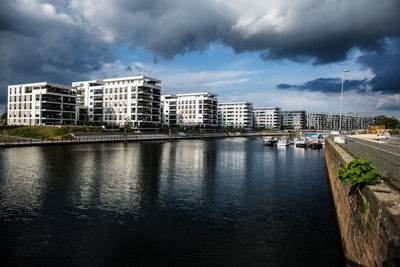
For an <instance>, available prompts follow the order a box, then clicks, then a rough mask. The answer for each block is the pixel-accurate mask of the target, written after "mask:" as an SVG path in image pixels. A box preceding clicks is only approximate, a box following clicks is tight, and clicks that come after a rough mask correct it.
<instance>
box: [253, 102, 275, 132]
mask: <svg viewBox="0 0 400 267" xmlns="http://www.w3.org/2000/svg"><path fill="white" fill-rule="evenodd" d="M253 114H254V116H253V118H254V120H253V125H254V128H256V129H273V130H280V129H281V108H278V107H264V108H254V109H253Z"/></svg>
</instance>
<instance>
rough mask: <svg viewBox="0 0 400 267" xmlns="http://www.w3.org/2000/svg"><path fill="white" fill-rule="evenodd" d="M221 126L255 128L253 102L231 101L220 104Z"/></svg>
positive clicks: (219, 118)
mask: <svg viewBox="0 0 400 267" xmlns="http://www.w3.org/2000/svg"><path fill="white" fill-rule="evenodd" d="M218 122H219V126H221V127H224V128H243V129H252V128H253V104H252V103H250V102H230V103H219V104H218Z"/></svg>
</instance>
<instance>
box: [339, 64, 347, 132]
mask: <svg viewBox="0 0 400 267" xmlns="http://www.w3.org/2000/svg"><path fill="white" fill-rule="evenodd" d="M345 72H349V70H343V71H342V91H341V93H340V116H339V134H340V136H342V108H343V83H344V80H343V77H344V73H345Z"/></svg>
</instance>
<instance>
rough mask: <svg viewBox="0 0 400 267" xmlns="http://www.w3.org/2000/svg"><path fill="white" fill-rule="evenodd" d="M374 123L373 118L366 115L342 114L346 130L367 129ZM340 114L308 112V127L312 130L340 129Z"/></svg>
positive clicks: (343, 127)
mask: <svg viewBox="0 0 400 267" xmlns="http://www.w3.org/2000/svg"><path fill="white" fill-rule="evenodd" d="M371 123H372V118H369V117H364V116H350V115H342V127H341V129H342V130H344V131H349V130H359V129H366V128H368V126H369V125H371ZM339 125H340V116H339V115H338V114H327V113H308V114H307V128H308V129H310V130H335V131H337V130H339V129H340V126H339Z"/></svg>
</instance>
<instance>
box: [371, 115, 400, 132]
mask: <svg viewBox="0 0 400 267" xmlns="http://www.w3.org/2000/svg"><path fill="white" fill-rule="evenodd" d="M374 125H385V128H386V129H398V128H400V121H399V120H398V119H396V118H395V117H393V118H388V117H386V116H384V115H381V116H377V117H375V118H374Z"/></svg>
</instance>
